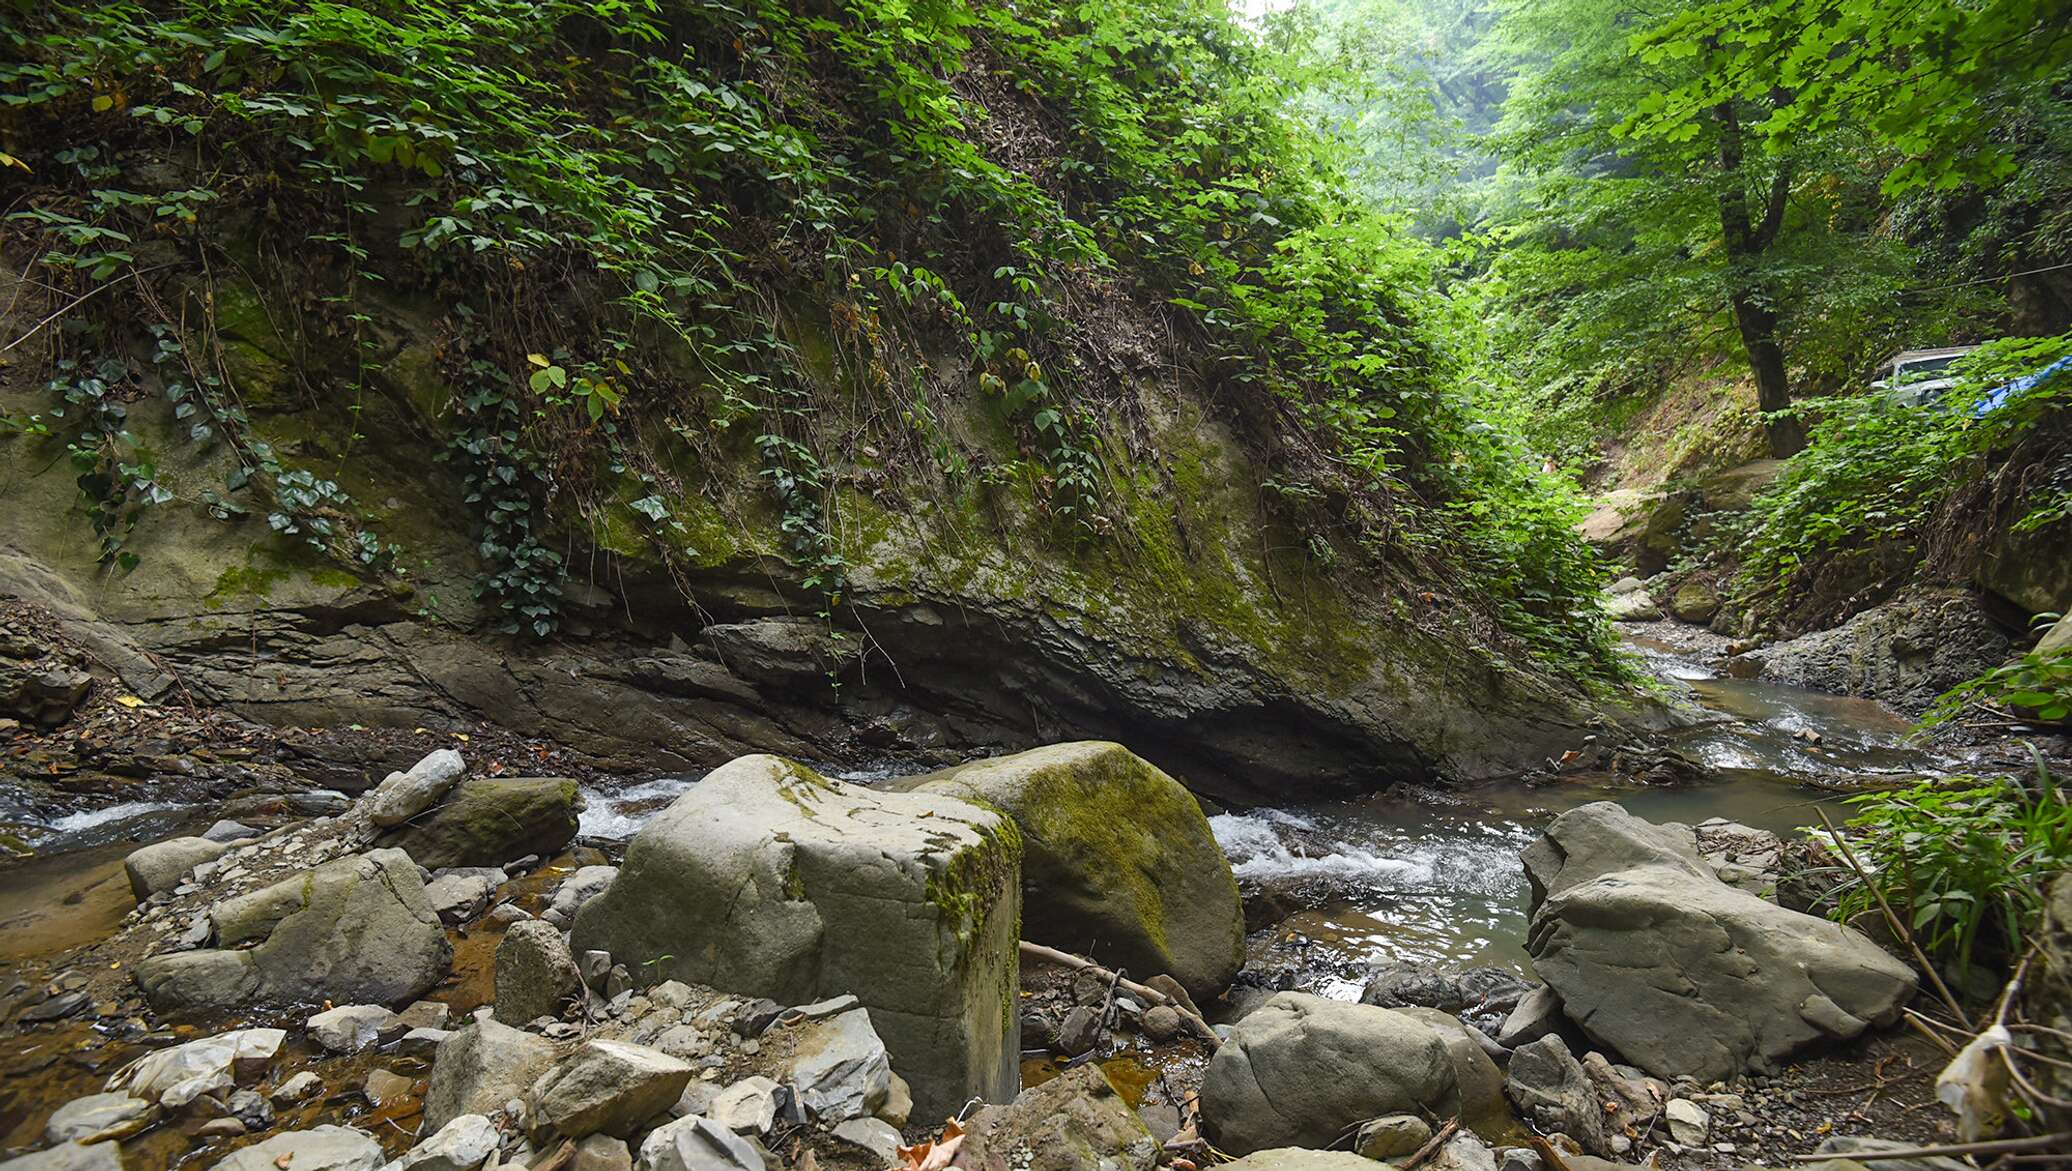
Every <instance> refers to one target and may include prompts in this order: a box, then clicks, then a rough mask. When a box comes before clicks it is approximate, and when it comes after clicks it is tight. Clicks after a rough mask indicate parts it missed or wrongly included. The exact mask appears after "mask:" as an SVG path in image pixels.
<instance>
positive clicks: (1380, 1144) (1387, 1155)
mask: <svg viewBox="0 0 2072 1171" xmlns="http://www.w3.org/2000/svg"><path fill="white" fill-rule="evenodd" d="M1431 1137H1432V1128H1431V1126H1430V1124H1428V1123H1427V1122H1425V1120H1424V1119H1422V1118H1419V1117H1418V1116H1417V1115H1415V1114H1384V1115H1382V1116H1381V1117H1380V1118H1377V1119H1375V1120H1373V1121H1372V1122H1368V1123H1365V1124H1363V1125H1362V1126H1361V1127H1360V1133H1359V1135H1358V1136H1357V1137H1355V1138H1354V1140H1353V1149H1354V1150H1355V1151H1358V1152H1359V1153H1360V1154H1362V1155H1364V1156H1366V1157H1367V1158H1369V1159H1395V1158H1401V1157H1402V1156H1404V1155H1412V1154H1416V1153H1417V1149H1418V1148H1419V1147H1422V1146H1423V1145H1425V1143H1427V1142H1429V1141H1431Z"/></svg>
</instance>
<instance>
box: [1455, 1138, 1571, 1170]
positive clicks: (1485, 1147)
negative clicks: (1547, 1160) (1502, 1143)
mask: <svg viewBox="0 0 2072 1171" xmlns="http://www.w3.org/2000/svg"><path fill="white" fill-rule="evenodd" d="M1426 1166H1428V1167H1432V1168H1436V1169H1437V1171H1496V1152H1495V1151H1493V1150H1491V1149H1490V1148H1489V1144H1488V1143H1485V1142H1483V1141H1482V1140H1481V1139H1479V1138H1477V1137H1475V1136H1474V1135H1472V1134H1466V1133H1461V1134H1456V1135H1454V1136H1453V1137H1452V1138H1451V1139H1449V1140H1447V1142H1446V1145H1445V1146H1443V1147H1440V1148H1439V1151H1438V1153H1437V1154H1435V1155H1433V1156H1432V1161H1431V1162H1430V1163H1428V1164H1426ZM1572 1171H1583V1169H1582V1168H1581V1167H1576V1168H1573V1169H1572Z"/></svg>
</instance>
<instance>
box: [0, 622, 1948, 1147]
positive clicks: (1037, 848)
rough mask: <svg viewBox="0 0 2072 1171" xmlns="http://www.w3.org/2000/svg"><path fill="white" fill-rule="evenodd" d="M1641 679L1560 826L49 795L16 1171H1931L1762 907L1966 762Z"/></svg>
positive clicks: (1852, 960) (1431, 807)
mask: <svg viewBox="0 0 2072 1171" xmlns="http://www.w3.org/2000/svg"><path fill="white" fill-rule="evenodd" d="M1669 633H1671V634H1674V632H1673V631H1672V632H1669ZM1651 653H1652V654H1653V655H1654V656H1655V662H1656V664H1657V665H1658V667H1659V668H1660V669H1661V671H1662V674H1663V675H1664V676H1665V677H1666V678H1667V679H1668V680H1670V684H1669V685H1670V686H1672V687H1683V688H1687V689H1688V690H1687V691H1686V692H1685V695H1686V698H1687V701H1688V709H1687V710H1688V718H1687V720H1686V723H1685V726H1684V729H1683V730H1682V732H1680V733H1679V735H1678V737H1677V738H1676V739H1675V740H1674V741H1672V742H1670V743H1667V744H1665V745H1664V746H1663V747H1662V748H1661V749H1660V750H1659V751H1656V752H1653V753H1651V754H1648V755H1646V756H1644V757H1641V758H1638V759H1636V758H1633V757H1632V756H1631V755H1630V753H1631V750H1630V749H1622V750H1619V752H1617V753H1614V752H1611V751H1610V750H1599V749H1598V748H1597V747H1596V746H1595V745H1594V744H1592V743H1591V742H1589V741H1587V740H1585V741H1579V742H1578V744H1577V746H1576V748H1575V749H1573V750H1572V752H1571V754H1570V755H1569V756H1568V757H1566V758H1564V759H1560V760H1555V761H1550V762H1549V768H1548V770H1547V773H1546V781H1545V783H1543V784H1541V785H1539V786H1537V787H1533V788H1527V787H1523V786H1510V787H1505V788H1493V789H1486V790H1477V791H1465V792H1464V791H1458V790H1455V791H1438V790H1434V791H1430V792H1421V793H1420V792H1414V791H1402V790H1399V791H1396V792H1394V793H1392V794H1390V795H1386V796H1384V797H1379V798H1374V799H1369V800H1366V801H1360V802H1342V803H1335V804H1332V805H1318V806H1307V807H1301V808H1290V809H1277V810H1276V809H1250V810H1227V809H1221V808H1216V807H1213V806H1212V807H1211V808H1210V809H1209V810H1208V811H1207V812H1206V813H1205V811H1204V810H1203V808H1202V806H1201V804H1200V803H1199V802H1198V801H1197V800H1196V799H1195V798H1194V797H1193V796H1191V795H1190V794H1189V793H1188V792H1187V791H1186V790H1185V789H1184V788H1183V787H1182V786H1181V785H1180V784H1179V783H1178V782H1176V781H1175V780H1173V779H1172V778H1170V777H1167V776H1166V775H1165V774H1163V773H1161V772H1159V771H1158V770H1157V769H1156V768H1154V767H1152V766H1151V765H1149V764H1148V763H1146V762H1144V761H1142V760H1140V759H1138V758H1136V757H1135V756H1134V755H1132V754H1131V753H1129V752H1128V751H1127V750H1126V749H1124V748H1122V747H1120V746H1117V745H1112V744H1102V743H1083V744H1064V745H1056V746H1052V747H1050V748H1046V749H1039V750H1036V751H1034V752H1030V753H1024V754H1020V755H1018V756H1013V757H1005V758H998V759H995V760H991V761H980V762H974V763H972V764H969V765H965V766H959V767H957V768H953V769H948V770H942V771H938V772H935V773H930V774H923V775H914V776H905V775H901V774H902V773H903V772H905V771H906V770H904V769H902V768H901V767H900V766H899V764H898V763H897V762H892V763H889V764H880V765H873V766H870V767H852V768H850V769H846V770H841V769H830V770H827V771H828V772H835V773H846V775H847V776H848V777H849V778H851V779H847V780H845V779H841V778H840V777H830V776H827V775H823V773H822V772H818V771H815V770H813V769H811V768H808V767H806V766H803V765H798V764H795V763H792V762H790V761H785V760H781V759H779V758H776V757H754V756H752V757H744V758H741V759H738V760H736V761H735V762H733V763H732V764H730V765H727V766H725V767H724V768H722V769H719V770H715V771H714V772H713V773H711V774H709V775H706V776H703V777H697V778H694V777H683V778H662V779H656V780H647V781H642V782H640V783H638V784H632V785H614V784H612V783H611V782H610V781H609V780H607V779H599V778H571V777H553V776H536V777H526V776H518V775H513V771H512V770H511V768H510V767H509V765H508V764H507V763H506V762H508V761H510V760H512V759H514V758H522V757H517V756H515V754H514V753H513V746H511V745H495V746H484V749H485V751H483V752H482V753H481V754H480V755H481V756H485V757H494V760H495V767H493V768H482V767H477V766H472V765H471V758H477V759H479V757H478V756H477V753H476V752H475V750H474V746H471V745H468V744H465V743H462V744H458V745H456V747H455V748H452V749H443V750H440V751H435V752H431V753H429V754H424V755H422V757H421V759H416V760H415V761H414V763H412V764H411V766H410V767H408V768H403V769H398V770H397V771H395V772H392V773H391V774H390V775H389V776H388V777H387V779H386V780H384V781H382V782H381V783H380V784H378V785H372V786H371V787H367V789H366V791H365V792H364V793H363V794H362V795H361V796H359V797H357V798H351V797H348V796H346V795H345V793H344V792H341V791H336V790H333V791H329V792H324V791H321V789H320V788H318V787H316V786H312V785H309V784H304V785H303V786H301V787H300V788H295V787H293V786H290V785H285V784H283V785H278V786H276V787H277V788H278V789H279V790H281V791H279V792H277V793H274V794H273V795H271V796H269V797H267V798H266V799H265V800H261V801H251V800H245V801H244V802H243V803H241V804H236V805H230V804H224V803H217V804H202V805H194V804H187V803H183V802H179V801H177V800H175V801H165V802H151V801H140V800H130V801H116V802H113V803H104V804H102V805H100V806H99V807H98V808H95V809H90V810H76V809H75V810H73V811H71V812H62V813H60V812H55V811H50V812H46V810H52V807H51V805H50V804H48V803H46V804H43V805H41V806H37V805H36V802H35V800H34V799H31V800H30V801H28V802H27V807H26V808H25V809H24V814H23V816H24V818H25V824H31V828H32V829H33V830H34V832H35V836H36V845H37V848H38V850H39V856H38V857H37V858H36V859H35V860H33V861H32V862H30V863H28V864H26V865H18V866H16V867H14V868H13V869H11V870H10V871H8V872H6V874H5V881H6V882H7V884H8V890H9V898H8V906H7V909H6V912H5V916H4V917H0V958H4V962H5V963H6V964H7V965H8V968H7V970H8V972H9V976H8V984H7V987H6V988H5V989H4V991H5V996H6V999H5V1002H4V1004H0V1021H4V1024H0V1051H4V1053H5V1055H6V1063H5V1068H4V1070H0V1149H4V1155H5V1156H7V1159H6V1160H5V1161H0V1166H4V1167H5V1168H6V1171H54V1169H62V1171H70V1169H72V1168H82V1169H84V1168H92V1169H94V1171H112V1169H114V1168H117V1167H128V1168H130V1169H131V1171H139V1169H144V1168H159V1167H197V1168H206V1167H213V1166H218V1165H221V1166H226V1167H231V1168H235V1169H237V1171H264V1167H265V1166H266V1165H270V1166H272V1167H274V1168H275V1169H276V1171H297V1169H302V1171H307V1169H308V1168H311V1167H321V1168H327V1169H328V1168H339V1169H346V1171H372V1169H373V1168H375V1167H379V1166H388V1167H391V1168H393V1169H394V1171H403V1169H404V1168H426V1169H428V1171H462V1169H484V1171H487V1169H492V1168H498V1167H502V1168H506V1169H507V1171H520V1169H521V1168H523V1169H529V1171H566V1169H567V1168H569V1167H577V1168H583V1169H584V1171H613V1169H617V1168H633V1167H638V1168H640V1169H641V1171H693V1169H699V1171H702V1169H704V1168H759V1167H764V1166H787V1167H804V1166H813V1167H822V1166H826V1167H855V1168H859V1169H861V1168H873V1167H885V1166H890V1165H895V1164H898V1163H900V1162H901V1160H902V1159H905V1160H907V1161H908V1162H909V1163H921V1162H924V1161H926V1160H927V1159H929V1158H930V1157H931V1154H930V1152H933V1155H932V1157H933V1158H934V1159H935V1160H936V1162H934V1163H933V1164H931V1165H932V1166H943V1165H950V1164H952V1163H953V1164H954V1165H956V1166H962V1167H969V1168H986V1169H988V1171H991V1169H993V1168H1000V1169H1001V1171H1005V1169H1006V1168H1015V1169H1017V1171H1019V1169H1021V1168H1029V1167H1046V1168H1048V1167H1055V1168H1061V1169H1063V1168H1081V1167H1084V1168H1094V1167H1104V1168H1105V1167H1124V1166H1127V1167H1136V1168H1149V1167H1151V1166H1153V1165H1157V1164H1163V1163H1175V1162H1178V1161H1183V1160H1184V1161H1186V1162H1190V1163H1192V1164H1194V1165H1196V1166H1200V1165H1203V1164H1205V1163H1209V1162H1214V1161H1216V1160H1217V1159H1219V1158H1221V1157H1224V1156H1244V1159H1243V1160H1242V1162H1243V1165H1244V1166H1246V1167H1251V1168H1297V1167H1309V1166H1322V1165H1325V1164H1322V1163H1317V1162H1315V1160H1316V1159H1327V1160H1328V1158H1330V1156H1325V1155H1316V1154H1305V1153H1300V1152H1316V1151H1324V1150H1333V1151H1337V1152H1342V1153H1343V1154H1342V1155H1341V1156H1340V1157H1343V1158H1347V1159H1362V1160H1371V1159H1388V1160H1393V1161H1395V1162H1396V1163H1398V1164H1415V1165H1417V1166H1419V1167H1438V1168H1440V1169H1441V1171H1496V1169H1498V1168H1502V1169H1503V1171H1550V1168H1549V1164H1550V1163H1554V1164H1559V1165H1561V1166H1564V1167H1569V1168H1574V1169H1575V1171H1601V1169H1602V1166H1603V1164H1602V1163H1597V1162H1593V1160H1611V1161H1615V1162H1621V1163H1633V1164H1639V1163H1653V1164H1657V1165H1664V1166H1675V1167H1691V1168H1698V1167H1739V1166H1743V1165H1746V1164H1749V1163H1751V1162H1756V1161H1770V1162H1775V1161H1779V1160H1782V1159H1783V1158H1785V1157H1787V1156H1791V1155H1796V1154H1802V1153H1805V1152H1808V1151H1812V1150H1815V1149H1822V1150H1826V1151H1828V1152H1829V1153H1831V1154H1836V1155H1838V1156H1839V1155H1845V1154H1848V1153H1850V1152H1852V1151H1854V1152H1856V1153H1863V1150H1862V1147H1863V1144H1864V1143H1871V1142H1876V1141H1885V1142H1895V1141H1896V1142H1899V1143H1901V1144H1902V1145H1904V1144H1906V1143H1920V1142H1928V1141H1933V1140H1935V1139H1937V1138H1939V1137H1942V1136H1944V1135H1945V1134H1946V1132H1947V1125H1946V1123H1944V1121H1943V1116H1942V1113H1941V1111H1940V1108H1939V1107H1938V1106H1936V1105H1935V1104H1934V1102H1933V1098H1932V1091H1931V1086H1930V1083H1931V1081H1932V1078H1933V1075H1934V1072H1935V1071H1936V1070H1937V1069H1938V1068H1940V1065H1941V1063H1942V1060H1943V1054H1941V1053H1940V1052H1939V1051H1936V1050H1934V1049H1932V1048H1930V1047H1929V1046H1928V1045H1927V1043H1925V1042H1920V1041H1918V1040H1916V1039H1913V1038H1912V1036H1911V1034H1908V1033H1906V1032H1904V1031H1902V1030H1899V1029H1897V1028H1896V1027H1895V1022H1896V1020H1897V1019H1898V1014H1899V1012H1900V1009H1901V1006H1902V1005H1904V1004H1905V1003H1906V1002H1907V1000H1908V999H1909V998H1910V996H1911V995H1912V993H1913V991H1914V976H1913V973H1912V972H1911V970H1910V969H1908V968H1907V966H1906V965H1904V964H1902V963H1900V962H1899V961H1898V960H1896V959H1894V958H1893V957H1892V956H1891V955H1890V954H1888V953H1887V952H1886V951H1885V950H1883V949H1881V948H1880V947H1878V946H1877V945H1876V944H1875V943H1873V942H1872V941H1871V940H1870V939H1868V938H1866V937H1864V936H1862V935H1860V934H1857V933H1855V932H1853V931H1849V930H1847V929H1844V928H1840V927H1836V926H1834V925H1832V924H1829V923H1827V922H1826V921H1825V920H1823V919H1820V918H1817V917H1814V916H1809V915H1805V914H1802V913H1800V911H1799V910H1796V909H1794V906H1793V904H1796V905H1801V906H1802V905H1803V904H1804V899H1803V892H1800V893H1798V894H1794V893H1793V892H1792V891H1790V890H1789V884H1780V881H1779V879H1780V878H1781V877H1782V876H1783V875H1784V874H1785V872H1786V871H1787V870H1788V869H1789V868H1790V860H1789V855H1790V853H1791V851H1792V850H1793V849H1795V848H1798V847H1795V846H1794V845H1793V839H1794V837H1795V835H1794V834H1793V833H1792V831H1794V830H1795V829H1796V828H1797V827H1800V826H1803V825H1806V824H1808V823H1809V822H1810V821H1811V820H1812V816H1811V810H1812V809H1813V808H1814V807H1815V806H1817V805H1818V804H1821V803H1824V802H1832V801H1833V800H1834V799H1835V798H1836V796H1837V795H1838V793H1840V792H1844V791H1847V790H1849V789H1851V788H1853V787H1857V786H1860V785H1863V784H1865V783H1872V782H1875V781H1878V780H1881V779H1889V778H1891V777H1895V776H1900V775H1905V774H1907V773H1908V772H1909V770H1916V771H1933V770H1936V769H1939V768H1942V767H1945V766H1946V765H1947V764H1948V761H1947V760H1945V759H1944V758H1932V757H1927V756H1923V755H1920V754H1919V753H1918V752H1916V751H1915V750H1912V749H1909V748H1907V747H1906V746H1904V745H1902V744H1900V743H1899V736H1898V732H1899V727H1898V726H1897V724H1896V722H1895V721H1892V720H1891V719H1890V718H1889V717H1884V716H1882V715H1880V714H1879V713H1877V712H1876V710H1875V709H1868V710H1865V709H1859V708H1853V707H1848V706H1846V705H1845V706H1835V705H1832V704H1828V703H1826V702H1825V701H1824V700H1822V699H1820V698H1819V697H1817V696H1814V695H1812V694H1811V693H1793V692H1790V691H1788V690H1786V689H1775V688H1768V689H1766V688H1764V687H1763V686H1762V685H1748V684H1745V683H1743V682H1742V681H1733V680H1727V679H1722V678H1719V677H1718V673H1717V672H1715V671H1713V670H1712V669H1711V668H1710V667H1708V666H1707V665H1706V664H1705V662H1704V659H1703V648H1695V649H1694V648H1692V647H1690V646H1684V647H1677V646H1673V645H1667V644H1663V645H1658V646H1656V647H1653V648H1651ZM125 710H129V711H134V710H135V709H125ZM150 715H151V711H150V709H149V708H148V707H147V708H145V709H143V711H142V712H141V713H139V718H140V719H148V718H149V717H150ZM117 718H120V713H117ZM520 747H521V748H522V746H520ZM269 757H277V753H268V752H260V753H258V754H256V759H257V760H258V761H259V762H260V763H262V764H264V763H268V758H269ZM283 767H284V768H285V769H286V770H287V771H290V772H292V771H293V768H292V766H283ZM1692 769H1695V770H1696V771H1697V773H1698V774H1699V775H1701V776H1705V777H1706V778H1708V780H1709V783H1707V784H1703V785H1693V784H1690V783H1688V781H1689V779H1690V778H1689V777H1679V778H1678V779H1679V780H1681V781H1682V782H1683V783H1679V784H1674V785H1664V784H1649V783H1646V781H1647V780H1648V779H1649V778H1651V777H1652V778H1655V779H1662V778H1663V777H1664V776H1665V775H1667V774H1679V773H1681V772H1684V771H1688V770H1692ZM349 771H350V770H349V769H342V768H339V767H337V766H335V765H334V766H331V767H330V769H329V771H327V772H325V773H324V774H323V776H324V778H325V779H335V778H337V777H339V775H340V774H341V773H347V774H349ZM373 779H374V778H373V777H372V776H367V777H364V778H363V779H362V780H360V781H359V783H353V781H352V779H351V778H350V776H349V775H348V776H347V777H346V778H345V782H344V784H343V788H345V789H348V790H357V789H360V788H362V787H364V786H366V785H367V782H371V781H372V780H373ZM223 783H224V782H221V781H220V780H211V779H209V778H204V779H203V782H202V784H201V791H202V792H203V793H205V794H206V793H209V792H213V791H216V788H217V787H220V786H221V785H222V784H223ZM130 795H131V794H127V793H125V794H122V796H130ZM1607 797H1609V798H1611V800H1606V799H1605V798H1607ZM225 813H234V814H236V815H237V816H235V817H225V816H217V815H219V814H225ZM151 839H159V840H155V841H153V840H151ZM1781 886H1782V887H1784V888H1785V889H1784V890H1783V893H1782V894H1781V895H1780V887H1781ZM1019 941H1026V942H1019ZM1032 945H1033V946H1032ZM930 1144H934V1145H932V1146H931V1145H930ZM902 1149H906V1150H909V1151H911V1152H912V1153H911V1154H909V1155H902V1153H901V1151H902ZM1290 1149H1293V1150H1294V1151H1295V1152H1297V1153H1289V1150H1290ZM1349 1165H1351V1164H1349ZM1358 1165H1371V1163H1361V1164H1358Z"/></svg>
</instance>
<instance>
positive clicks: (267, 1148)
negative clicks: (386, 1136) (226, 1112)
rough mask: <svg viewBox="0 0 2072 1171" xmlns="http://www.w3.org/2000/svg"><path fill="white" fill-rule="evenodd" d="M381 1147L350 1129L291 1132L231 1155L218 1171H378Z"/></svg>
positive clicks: (361, 1133)
mask: <svg viewBox="0 0 2072 1171" xmlns="http://www.w3.org/2000/svg"><path fill="white" fill-rule="evenodd" d="M383 1161H384V1160H383V1156H382V1152H381V1144H380V1143H378V1142H375V1141H374V1139H373V1138H372V1136H370V1135H368V1134H367V1133H366V1132H365V1131H361V1130H354V1129H353V1128H351V1127H349V1126H319V1127H316V1128H315V1129H313V1130H291V1131H288V1132H287V1133H285V1134H277V1135H274V1136H273V1137H272V1138H269V1139H267V1140H266V1141H264V1142H261V1143H257V1144H254V1145H252V1146H249V1147H246V1148H244V1149H243V1150H239V1151H235V1152H233V1153H231V1155H230V1156H229V1157H228V1158H225V1159H224V1160H223V1161H222V1162H220V1163H217V1164H216V1167H215V1171H281V1168H284V1167H292V1168H293V1169H294V1171H374V1168H376V1167H379V1166H381V1164H382V1162H383Z"/></svg>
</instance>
